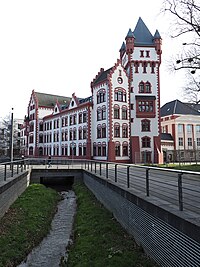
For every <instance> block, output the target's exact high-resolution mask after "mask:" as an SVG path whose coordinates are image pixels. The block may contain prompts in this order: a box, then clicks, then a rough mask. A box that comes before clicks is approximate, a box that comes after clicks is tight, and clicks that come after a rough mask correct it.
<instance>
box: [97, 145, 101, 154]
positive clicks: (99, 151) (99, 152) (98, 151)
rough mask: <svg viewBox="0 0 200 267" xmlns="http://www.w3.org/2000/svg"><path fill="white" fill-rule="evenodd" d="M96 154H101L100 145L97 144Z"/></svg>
mask: <svg viewBox="0 0 200 267" xmlns="http://www.w3.org/2000/svg"><path fill="white" fill-rule="evenodd" d="M97 153H98V156H101V145H100V144H98V150H97Z"/></svg>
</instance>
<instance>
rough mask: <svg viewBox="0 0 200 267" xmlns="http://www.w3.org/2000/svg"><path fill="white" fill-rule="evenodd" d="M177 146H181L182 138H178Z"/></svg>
mask: <svg viewBox="0 0 200 267" xmlns="http://www.w3.org/2000/svg"><path fill="white" fill-rule="evenodd" d="M178 145H179V146H183V137H179V138H178Z"/></svg>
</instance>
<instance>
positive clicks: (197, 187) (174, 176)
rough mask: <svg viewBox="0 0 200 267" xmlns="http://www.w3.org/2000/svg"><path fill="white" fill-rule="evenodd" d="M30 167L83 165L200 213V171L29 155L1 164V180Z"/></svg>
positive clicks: (182, 208)
mask: <svg viewBox="0 0 200 267" xmlns="http://www.w3.org/2000/svg"><path fill="white" fill-rule="evenodd" d="M29 166H31V168H45V169H48V168H52V167H53V168H68V169H71V168H72V169H73V168H76V169H85V170H87V171H89V172H92V173H94V174H96V175H98V176H100V177H101V178H102V179H108V180H109V181H112V182H113V183H116V184H117V185H118V186H123V187H125V188H127V189H128V190H133V191H135V192H139V193H140V194H143V195H144V196H145V197H156V198H159V199H161V200H162V201H164V203H166V204H167V203H170V204H172V205H173V206H175V208H176V209H177V208H178V209H179V210H180V211H182V210H189V211H194V212H196V213H198V214H200V172H191V171H181V170H174V169H166V168H158V167H150V166H139V165H134V164H122V163H114V162H106V161H94V160H77V159H66V158H52V159H51V162H49V161H48V159H44V158H28V159H23V160H17V161H13V162H6V163H1V164H0V182H2V181H6V180H7V179H8V178H11V177H13V176H14V175H16V174H19V173H20V172H23V171H25V170H27V169H28V168H29Z"/></svg>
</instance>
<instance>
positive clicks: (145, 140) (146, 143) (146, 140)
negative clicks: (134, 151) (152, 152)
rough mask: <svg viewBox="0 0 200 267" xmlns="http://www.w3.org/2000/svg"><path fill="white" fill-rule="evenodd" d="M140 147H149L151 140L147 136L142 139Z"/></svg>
mask: <svg viewBox="0 0 200 267" xmlns="http://www.w3.org/2000/svg"><path fill="white" fill-rule="evenodd" d="M142 147H151V138H150V137H148V136H144V137H142Z"/></svg>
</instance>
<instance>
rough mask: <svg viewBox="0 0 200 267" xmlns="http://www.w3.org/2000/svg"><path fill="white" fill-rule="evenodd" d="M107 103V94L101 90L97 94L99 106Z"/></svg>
mask: <svg viewBox="0 0 200 267" xmlns="http://www.w3.org/2000/svg"><path fill="white" fill-rule="evenodd" d="M105 101H106V93H105V90H100V91H99V92H98V93H97V104H99V103H103V102H105Z"/></svg>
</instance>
